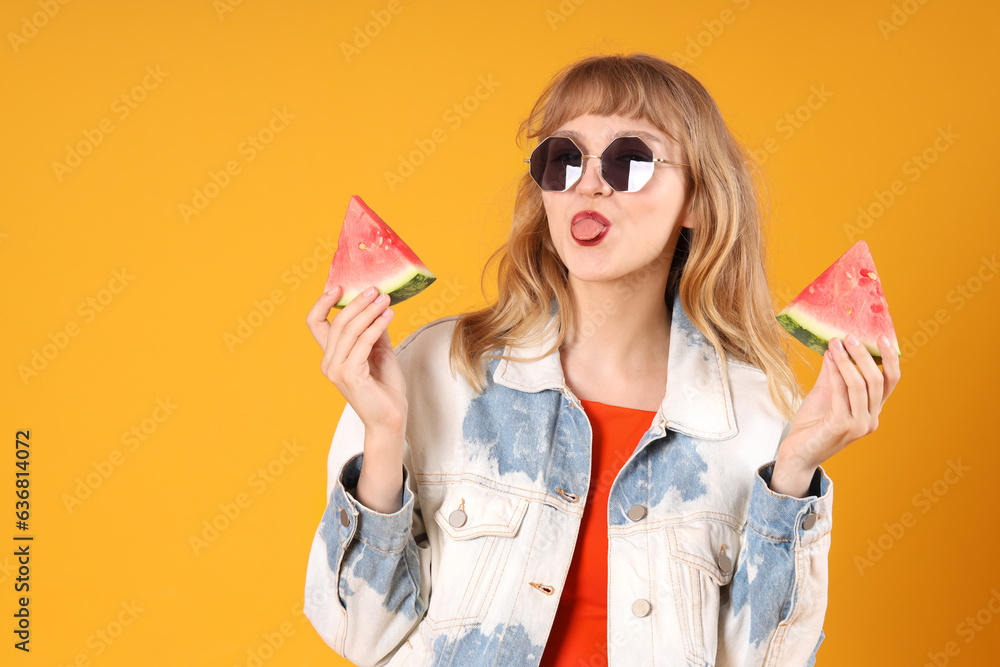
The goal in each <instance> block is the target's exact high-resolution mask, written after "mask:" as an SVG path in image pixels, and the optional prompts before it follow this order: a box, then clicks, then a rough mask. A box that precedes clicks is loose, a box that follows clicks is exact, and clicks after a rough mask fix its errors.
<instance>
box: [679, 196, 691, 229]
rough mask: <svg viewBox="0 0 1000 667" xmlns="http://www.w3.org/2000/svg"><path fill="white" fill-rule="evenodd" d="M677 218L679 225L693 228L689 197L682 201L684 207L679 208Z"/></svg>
mask: <svg viewBox="0 0 1000 667" xmlns="http://www.w3.org/2000/svg"><path fill="white" fill-rule="evenodd" d="M677 220H678V222H679V224H680V226H681V227H687V228H688V229H694V215H693V214H692V213H691V200H690V199H689V200H687V201H685V202H684V208H682V209H681V212H680V214H679V215H678V216H677Z"/></svg>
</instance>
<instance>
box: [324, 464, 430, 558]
mask: <svg viewBox="0 0 1000 667" xmlns="http://www.w3.org/2000/svg"><path fill="white" fill-rule="evenodd" d="M363 456H364V454H358V455H356V456H354V457H352V458H351V459H350V460H348V461H347V463H345V464H344V467H343V468H342V469H341V472H340V477H339V479H338V480H337V484H336V486H334V488H333V492H332V493H331V494H330V506H331V508H333V509H334V511H335V512H336V515H335V516H334V517H333V520H334V521H336V525H337V539H338V541H339V542H340V546H341V548H343V549H347V546H348V545H349V544H350V543H351V540H352V539H354V537H355V536H357V538H358V539H360V540H361V541H362V542H364V543H365V544H367V545H368V546H370V547H372V548H373V549H378V550H379V551H400V550H401V549H402V548H403V547H404V546H405V545H406V542H407V540H408V538H409V536H410V528H411V526H412V523H413V492H412V491H411V489H410V475H409V471H408V470H407V469H406V466H405V465H404V466H403V506H402V507H401V508H399V509H398V510H397V511H395V512H393V513H392V514H383V513H382V512H376V511H375V510H373V509H369V508H367V507H365V506H364V505H362V504H361V502H360V501H359V500H358V499H357V498H355V497H354V492H355V489H356V488H357V486H358V478H359V477H360V476H361V461H362V457H363Z"/></svg>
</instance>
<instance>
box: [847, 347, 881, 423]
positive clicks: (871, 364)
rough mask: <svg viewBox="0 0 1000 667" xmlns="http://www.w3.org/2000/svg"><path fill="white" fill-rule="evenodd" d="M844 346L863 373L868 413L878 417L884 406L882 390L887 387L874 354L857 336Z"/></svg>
mask: <svg viewBox="0 0 1000 667" xmlns="http://www.w3.org/2000/svg"><path fill="white" fill-rule="evenodd" d="M852 341H853V342H852ZM844 344H845V347H846V348H847V352H848V354H850V355H851V357H852V358H853V359H854V362H855V363H856V364H857V365H858V370H859V371H861V376H862V377H863V378H864V381H865V388H866V392H867V399H868V400H867V401H866V406H867V413H868V414H869V415H877V414H878V411H879V408H880V407H881V406H882V390H883V388H884V386H885V378H884V377H882V371H880V370H879V367H878V365H877V364H876V363H875V360H874V359H873V358H872V353H871V352H869V351H868V348H867V347H865V346H864V345H862V344H861V341H860V340H858V338H857V336H853V335H849V336H847V338H846V339H845V340H844Z"/></svg>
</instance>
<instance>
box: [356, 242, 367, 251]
mask: <svg viewBox="0 0 1000 667" xmlns="http://www.w3.org/2000/svg"><path fill="white" fill-rule="evenodd" d="M358 247H359V248H361V249H362V250H368V248H366V247H365V244H364V243H359V244H358Z"/></svg>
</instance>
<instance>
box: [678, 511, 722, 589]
mask: <svg viewBox="0 0 1000 667" xmlns="http://www.w3.org/2000/svg"><path fill="white" fill-rule="evenodd" d="M667 544H668V545H669V547H670V558H672V559H673V560H675V561H678V562H681V563H684V564H685V565H689V566H691V567H694V568H697V569H699V570H701V571H702V572H704V573H705V574H707V575H708V576H709V577H711V578H712V579H713V580H715V582H716V583H717V584H719V586H725V585H726V584H728V583H729V582H730V581H732V578H733V574H734V573H735V572H736V562H737V557H738V556H739V550H740V534H739V532H737V531H736V530H735V529H734V528H733V527H732V526H730V525H729V524H728V523H725V522H723V521H714V520H702V521H692V522H689V523H679V524H676V525H673V526H668V527H667Z"/></svg>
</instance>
